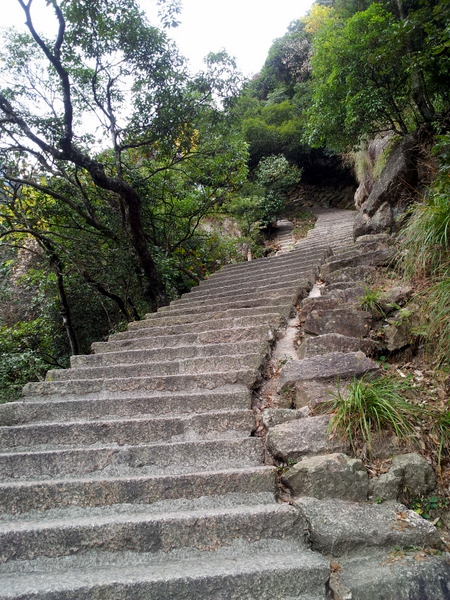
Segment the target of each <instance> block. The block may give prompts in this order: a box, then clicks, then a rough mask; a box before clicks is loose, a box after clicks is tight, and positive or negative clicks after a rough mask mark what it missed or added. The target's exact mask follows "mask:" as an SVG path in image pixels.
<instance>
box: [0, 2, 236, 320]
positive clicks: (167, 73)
mask: <svg viewBox="0 0 450 600" xmlns="http://www.w3.org/2000/svg"><path fill="white" fill-rule="evenodd" d="M18 2H19V4H20V5H21V7H22V9H23V11H24V14H25V18H26V25H27V28H28V33H27V34H22V33H17V32H15V31H10V32H9V33H8V34H7V35H6V39H5V42H4V47H3V50H2V53H1V57H0V58H1V61H2V63H3V73H4V77H3V83H2V87H1V89H0V160H1V165H2V167H1V169H2V170H1V173H2V177H3V180H4V182H5V185H4V186H3V197H4V201H3V204H4V206H8V205H9V207H10V209H11V206H13V214H14V215H15V216H14V218H12V216H11V213H10V214H9V217H8V218H6V219H4V221H3V222H2V227H3V232H2V234H1V235H2V238H3V239H5V238H7V237H8V236H9V237H8V239H10V237H11V235H14V229H17V227H15V222H14V219H19V217H20V219H21V221H20V227H22V230H24V231H25V229H26V230H28V233H29V234H30V235H34V236H35V238H36V239H39V240H40V243H41V244H44V238H45V244H44V246H45V247H46V249H47V250H46V252H50V254H52V253H54V254H55V256H56V255H57V256H58V261H60V266H61V269H62V270H63V271H64V269H65V268H66V267H65V265H66V264H67V261H68V260H69V259H68V258H67V257H68V254H69V253H68V252H67V248H69V246H70V243H69V242H68V241H67V239H66V238H68V237H70V239H71V241H72V242H73V243H74V244H75V245H77V244H78V245H79V244H80V239H79V237H78V238H77V236H82V237H83V236H84V237H83V241H82V243H83V245H84V246H83V247H84V249H85V248H86V245H87V246H89V243H90V244H92V246H91V247H95V246H96V245H98V243H100V242H98V240H101V244H102V245H103V247H104V248H106V246H108V248H109V250H108V251H113V248H115V251H117V252H119V253H120V254H121V255H123V257H124V261H125V262H126V263H127V264H128V268H129V270H130V271H131V272H133V273H135V278H136V281H137V282H138V283H139V285H140V286H141V292H142V296H143V298H144V299H145V301H146V302H148V303H149V304H150V306H151V307H152V308H156V307H157V306H160V305H161V304H164V303H165V302H166V301H167V290H166V286H165V285H164V281H163V276H162V274H161V272H160V268H159V266H158V257H161V256H162V255H164V254H168V253H170V252H173V251H174V248H178V247H180V245H182V244H183V243H185V242H187V241H188V240H189V239H190V238H191V237H192V236H193V235H194V234H195V232H196V228H197V226H198V222H199V219H200V218H201V216H202V215H204V214H205V213H206V212H207V211H208V210H210V209H211V206H213V205H214V204H215V203H217V202H223V201H224V200H225V198H226V196H227V194H228V193H229V192H230V191H232V190H234V189H235V188H236V187H237V186H238V185H240V183H241V181H242V180H243V179H244V178H245V172H246V171H245V158H246V154H245V146H244V144H243V143H242V142H241V140H240V139H239V138H238V137H237V136H236V135H235V134H234V133H233V124H232V123H231V122H230V121H229V120H228V117H227V115H226V113H225V112H224V111H223V110H222V105H221V98H222V97H224V96H226V95H229V94H230V93H235V91H236V89H237V86H238V84H239V79H238V77H237V76H236V73H235V70H234V65H233V62H232V61H231V60H229V59H228V57H227V56H226V55H225V54H223V53H221V54H218V55H211V56H210V57H209V59H208V65H207V67H208V68H207V70H206V71H205V72H204V73H201V74H200V75H199V76H197V77H196V78H194V79H191V78H189V77H188V75H187V70H186V68H185V65H184V61H183V59H182V58H181V57H180V56H179V55H178V53H177V51H176V49H175V48H174V46H173V45H172V44H171V43H170V42H169V41H168V39H167V37H166V36H165V34H164V33H163V32H161V31H160V30H158V29H156V28H154V27H152V26H150V25H149V24H148V23H147V21H146V19H145V17H144V15H143V13H142V12H141V10H140V8H139V6H138V4H137V2H136V1H135V0H111V2H107V3H105V2H101V1H100V0H73V1H71V2H67V1H64V0H50V1H49V2H48V3H47V5H48V10H49V20H50V19H53V21H54V24H55V27H54V32H55V33H54V34H53V36H52V37H49V38H47V37H45V36H43V35H41V34H40V33H39V32H38V31H37V30H36V29H35V27H34V24H33V18H32V8H33V0H27V1H26V0H18ZM159 4H160V5H161V7H162V8H164V9H165V13H164V14H165V22H166V24H167V25H173V24H175V23H176V18H177V14H178V11H179V2H176V1H173V2H170V3H168V2H163V1H162V0H161V1H160V2H159ZM31 57H32V60H31ZM29 190H34V191H35V192H36V193H37V195H38V197H39V199H38V200H36V195H34V196H33V194H30V192H29ZM31 198H33V200H32V201H33V202H35V207H36V211H35V212H36V217H35V218H33V219H32V221H30V218H29V216H26V215H27V214H28V215H29V212H30V211H29V210H25V212H24V211H22V210H19V209H18V208H17V207H18V204H20V205H21V206H23V205H24V204H26V203H28V202H30V201H31V200H30V199H31ZM6 212H7V211H6ZM44 213H45V214H44ZM173 219H178V221H177V226H176V227H174V226H173V222H172V223H170V221H173ZM169 230H170V232H171V233H170V235H169V234H168V232H169ZM62 240H64V241H62ZM76 240H78V241H76ZM88 240H90V242H89V243H88ZM94 240H97V243H94ZM50 248H51V250H50ZM55 260H56V258H55ZM61 269H60V270H61ZM83 270H84V272H85V273H86V279H88V280H90V279H92V278H94V280H95V281H96V282H97V283H99V284H100V285H101V286H102V287H103V288H105V289H106V287H105V286H104V284H103V283H102V282H99V281H97V279H96V278H95V277H94V276H93V275H92V271H90V270H88V269H84V267H83ZM114 293H115V294H116V292H114ZM116 295H117V294H116Z"/></svg>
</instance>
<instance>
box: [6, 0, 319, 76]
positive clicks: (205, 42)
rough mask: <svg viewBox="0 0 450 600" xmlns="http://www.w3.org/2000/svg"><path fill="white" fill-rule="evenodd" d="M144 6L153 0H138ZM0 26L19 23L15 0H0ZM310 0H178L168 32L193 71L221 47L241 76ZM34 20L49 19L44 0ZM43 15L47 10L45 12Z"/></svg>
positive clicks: (258, 65) (256, 66)
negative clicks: (177, 17) (177, 21)
mask: <svg viewBox="0 0 450 600" xmlns="http://www.w3.org/2000/svg"><path fill="white" fill-rule="evenodd" d="M140 2H141V6H142V7H143V8H144V9H147V8H150V7H152V6H154V5H155V0H140ZM1 3H2V16H1V21H0V22H1V24H2V25H6V26H8V25H21V24H22V23H23V22H24V17H23V13H22V10H21V9H20V7H19V4H18V2H17V0H1ZM312 3H313V0H277V1H274V0H183V12H182V14H181V22H182V23H181V25H180V26H179V27H177V28H176V29H172V30H170V31H169V34H170V35H171V37H173V38H174V39H175V41H176V42H177V44H178V46H179V48H180V50H181V53H182V54H183V55H184V56H186V57H187V58H188V59H189V60H190V63H191V66H192V69H193V70H194V71H198V70H199V69H201V67H202V60H203V58H204V57H205V56H206V55H207V54H208V52H217V51H219V50H221V49H222V48H225V50H227V51H228V53H229V54H231V55H232V56H235V57H236V58H237V62H238V67H239V69H240V70H241V71H242V72H243V73H244V74H245V75H252V74H255V73H257V72H258V71H259V70H260V69H261V67H262V65H263V63H264V61H265V59H266V56H267V52H268V51H269V48H270V46H271V44H272V42H273V40H274V39H276V38H278V37H281V36H282V35H284V33H286V30H287V28H288V25H289V23H290V22H291V21H293V20H294V19H298V18H300V17H302V16H304V15H305V14H306V13H307V12H308V10H309V9H310V8H311V5H312ZM33 4H34V6H35V10H34V12H35V15H36V16H35V19H36V22H38V23H39V25H40V27H45V26H46V23H48V9H45V1H44V0H34V2H33ZM44 15H47V17H45V16H44Z"/></svg>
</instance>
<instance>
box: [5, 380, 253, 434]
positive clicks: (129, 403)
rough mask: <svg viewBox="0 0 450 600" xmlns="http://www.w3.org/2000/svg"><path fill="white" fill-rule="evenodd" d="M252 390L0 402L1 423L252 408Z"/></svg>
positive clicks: (94, 418) (152, 415) (237, 387)
mask: <svg viewBox="0 0 450 600" xmlns="http://www.w3.org/2000/svg"><path fill="white" fill-rule="evenodd" d="M250 406H251V394H250V391H249V390H248V389H247V388H245V387H239V386H233V387H232V388H231V389H229V390H228V391H219V392H217V391H215V390H211V391H209V390H206V391H205V390H199V391H197V392H191V393H190V394H187V393H184V392H180V393H174V392H167V393H163V392H157V393H154V394H148V393H144V394H143V395H141V396H121V397H119V398H114V397H106V398H83V397H81V398H80V397H76V398H73V399H67V398H66V399H59V398H57V399H54V398H51V399H48V398H46V399H39V398H32V397H29V398H27V399H26V400H18V401H16V402H8V403H6V404H2V405H0V426H5V425H9V426H11V425H22V424H25V423H43V422H46V421H71V420H80V419H82V420H96V419H100V418H104V419H106V418H107V419H121V418H130V417H135V418H136V417H143V416H147V417H157V416H162V415H172V416H177V415H186V414H192V413H197V412H198V413H205V412H208V411H213V412H214V411H218V410H223V408H224V407H227V408H228V409H229V410H233V409H244V408H250Z"/></svg>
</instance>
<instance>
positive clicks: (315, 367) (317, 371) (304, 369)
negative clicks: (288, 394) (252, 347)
mask: <svg viewBox="0 0 450 600" xmlns="http://www.w3.org/2000/svg"><path fill="white" fill-rule="evenodd" d="M378 372H379V366H378V364H377V363H376V362H374V361H373V360H371V359H370V358H367V356H366V355H365V354H364V353H363V352H330V353H329V354H322V355H320V356H312V357H311V358H305V359H304V360H291V361H289V362H288V363H287V364H286V365H285V367H284V369H283V371H282V372H281V376H280V380H279V383H278V391H279V392H281V393H283V392H285V391H287V390H289V389H292V388H293V387H295V384H296V383H297V382H301V381H308V380H313V379H315V380H328V381H330V380H336V379H348V378H351V377H362V376H363V375H365V374H366V373H372V374H374V375H376V374H377V373H378Z"/></svg>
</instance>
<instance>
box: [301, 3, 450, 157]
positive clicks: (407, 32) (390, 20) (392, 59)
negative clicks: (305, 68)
mask: <svg viewBox="0 0 450 600" xmlns="http://www.w3.org/2000/svg"><path fill="white" fill-rule="evenodd" d="M448 17H449V7H448V3H446V2H445V1H436V2H432V3H431V6H430V3H429V2H426V3H425V2H421V1H420V0H419V1H417V0H412V1H411V2H404V1H403V0H398V1H396V2H390V1H384V2H373V3H368V2H366V1H364V0H358V1H356V0H355V1H354V2H351V3H346V2H343V1H342V2H341V1H338V2H337V6H336V8H335V9H333V10H331V11H330V12H329V14H328V16H327V18H325V19H324V20H323V22H322V23H321V25H320V27H319V28H318V29H317V31H316V33H315V35H314V39H313V58H312V75H313V78H312V84H311V87H312V105H311V108H310V109H309V110H308V111H307V123H308V125H307V131H308V134H309V141H310V142H311V143H312V144H314V145H316V146H324V145H326V146H327V147H329V148H333V149H335V150H346V149H348V148H349V147H351V146H352V145H355V144H357V143H358V140H359V139H360V138H361V137H364V136H373V135H375V134H377V133H380V132H384V131H394V132H397V133H399V134H400V135H404V134H405V133H407V132H409V131H411V130H413V129H415V128H416V127H417V126H418V125H420V124H421V123H431V122H436V121H438V120H439V119H440V118H442V117H443V116H444V115H445V114H446V112H447V111H448V108H449V103H448V100H449V98H448V89H449V87H448V84H449V73H450V63H449V60H450V59H449V55H448V46H449V40H448V29H447V27H448Z"/></svg>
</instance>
